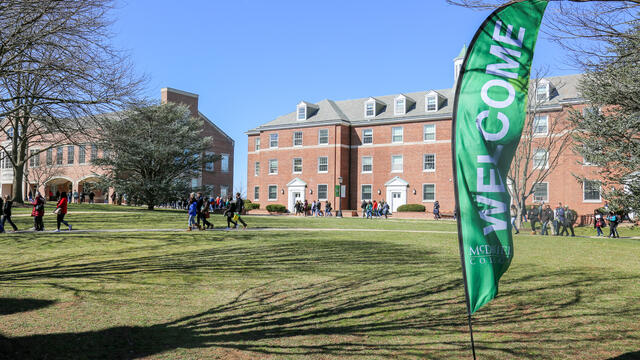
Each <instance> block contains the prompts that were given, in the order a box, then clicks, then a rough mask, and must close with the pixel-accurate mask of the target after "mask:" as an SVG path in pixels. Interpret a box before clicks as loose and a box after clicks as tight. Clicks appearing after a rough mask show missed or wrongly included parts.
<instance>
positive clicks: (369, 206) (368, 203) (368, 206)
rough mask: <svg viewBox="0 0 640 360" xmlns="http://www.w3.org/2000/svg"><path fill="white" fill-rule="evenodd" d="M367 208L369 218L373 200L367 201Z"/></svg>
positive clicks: (369, 217)
mask: <svg viewBox="0 0 640 360" xmlns="http://www.w3.org/2000/svg"><path fill="white" fill-rule="evenodd" d="M365 210H366V212H367V219H371V218H372V217H371V211H372V210H373V204H372V203H371V200H369V202H367V206H366V207H365Z"/></svg>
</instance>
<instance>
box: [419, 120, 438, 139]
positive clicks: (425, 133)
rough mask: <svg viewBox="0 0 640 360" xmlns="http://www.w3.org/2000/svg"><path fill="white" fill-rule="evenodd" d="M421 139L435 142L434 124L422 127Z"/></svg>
mask: <svg viewBox="0 0 640 360" xmlns="http://www.w3.org/2000/svg"><path fill="white" fill-rule="evenodd" d="M422 139H423V140H424V141H436V124H426V125H425V126H423V127H422Z"/></svg>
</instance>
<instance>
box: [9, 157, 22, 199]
mask: <svg viewBox="0 0 640 360" xmlns="http://www.w3.org/2000/svg"><path fill="white" fill-rule="evenodd" d="M23 182H24V164H22V166H16V167H14V168H13V190H12V194H11V198H12V199H13V202H14V203H17V204H24V194H23V193H22V183H23Z"/></svg>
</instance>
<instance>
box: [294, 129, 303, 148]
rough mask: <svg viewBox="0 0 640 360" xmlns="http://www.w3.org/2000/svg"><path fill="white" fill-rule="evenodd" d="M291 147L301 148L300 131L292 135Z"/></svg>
mask: <svg viewBox="0 0 640 360" xmlns="http://www.w3.org/2000/svg"><path fill="white" fill-rule="evenodd" d="M293 146H302V131H296V132H294V133H293Z"/></svg>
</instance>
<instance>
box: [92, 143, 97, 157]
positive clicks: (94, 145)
mask: <svg viewBox="0 0 640 360" xmlns="http://www.w3.org/2000/svg"><path fill="white" fill-rule="evenodd" d="M97 158H98V145H96V144H91V160H95V159H97Z"/></svg>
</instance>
